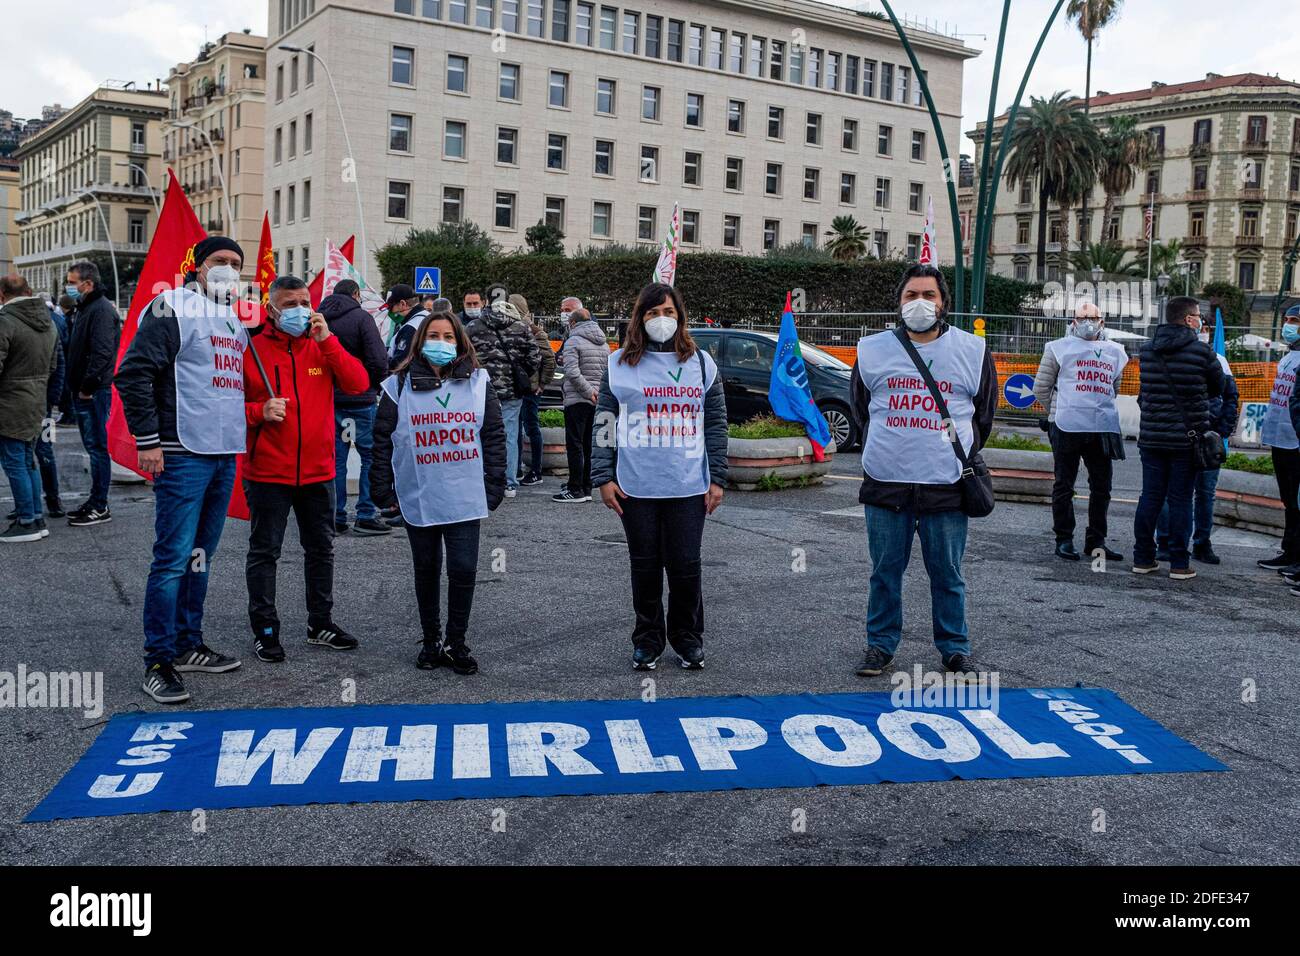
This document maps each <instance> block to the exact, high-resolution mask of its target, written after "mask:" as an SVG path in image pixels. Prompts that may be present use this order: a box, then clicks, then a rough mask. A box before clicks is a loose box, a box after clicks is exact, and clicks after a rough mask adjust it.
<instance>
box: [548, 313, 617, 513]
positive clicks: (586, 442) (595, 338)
mask: <svg viewBox="0 0 1300 956" xmlns="http://www.w3.org/2000/svg"><path fill="white" fill-rule="evenodd" d="M560 318H561V319H563V320H565V321H566V322H567V324H568V326H569V336H568V338H567V339H565V340H564V347H563V348H562V349H561V350H560V362H561V364H562V365H563V366H564V383H563V385H562V390H563V394H564V446H565V450H566V451H567V452H568V455H569V480H568V483H567V486H566V487H565V488H564V489H563V490H562V491H561V492H560V493H559V494H558V495H552V496H551V500H552V501H558V502H561V503H564V504H568V503H570V502H579V501H590V500H591V432H592V422H594V421H595V416H596V399H597V397H598V393H599V391H600V380H601V377H602V376H603V375H604V374H605V369H606V368H607V367H608V365H609V343H608V341H607V340H606V338H605V333H604V331H603V330H602V329H601V327H600V326H599V325H597V324H596V321H595V320H594V319H593V318H592V317H591V313H590V312H588V311H587V310H586V309H585V308H584V307H583V305H582V300H581V299H579V298H578V297H577V296H569V298H567V299H565V300H564V301H563V302H561V303H560Z"/></svg>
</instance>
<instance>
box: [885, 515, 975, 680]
mask: <svg viewBox="0 0 1300 956" xmlns="http://www.w3.org/2000/svg"><path fill="white" fill-rule="evenodd" d="M866 511H867V548H868V550H869V551H870V552H871V594H870V597H869V598H868V600H867V646H869V647H878V648H880V650H882V651H884V652H885V653H886V654H888V655H890V656H891V657H892V656H893V654H894V652H895V651H896V650H897V649H898V643H899V641H900V640H902V637H903V572H904V571H906V570H907V563H908V561H909V560H911V557H912V538H913V536H915V535H917V534H919V535H920V537H921V557H922V559H923V560H924V561H925V571H926V574H928V575H929V576H930V614H931V617H932V618H933V621H934V646H935V647H937V648H938V649H939V654H940V655H941V656H942V657H943V658H944V659H945V660H946V659H947V658H948V657H949V656H951V655H953V654H966V655H968V656H969V655H970V638H969V636H968V635H967V632H966V581H965V579H964V578H962V576H961V562H962V557H963V556H964V555H965V554H966V528H967V518H966V516H965V515H964V514H962V513H961V512H960V511H936V512H931V513H928V514H913V513H912V512H910V511H893V510H891V509H889V508H877V507H875V506H874V505H866Z"/></svg>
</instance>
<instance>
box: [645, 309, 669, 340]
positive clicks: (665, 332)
mask: <svg viewBox="0 0 1300 956" xmlns="http://www.w3.org/2000/svg"><path fill="white" fill-rule="evenodd" d="M645 334H646V335H648V336H650V341H652V342H667V341H668V340H669V339H671V338H672V337H673V336H674V335H676V334H677V320H676V319H674V318H673V317H672V316H670V315H656V316H655V317H654V318H653V319H646V323H645Z"/></svg>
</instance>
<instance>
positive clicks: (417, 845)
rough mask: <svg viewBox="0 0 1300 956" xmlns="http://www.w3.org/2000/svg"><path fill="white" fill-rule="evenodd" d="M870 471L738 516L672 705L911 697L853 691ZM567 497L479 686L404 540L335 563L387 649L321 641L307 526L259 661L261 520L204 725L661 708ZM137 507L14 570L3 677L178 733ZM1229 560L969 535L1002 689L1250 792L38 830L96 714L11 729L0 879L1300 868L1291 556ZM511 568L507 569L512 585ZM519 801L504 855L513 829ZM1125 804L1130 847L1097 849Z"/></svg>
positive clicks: (487, 568)
mask: <svg viewBox="0 0 1300 956" xmlns="http://www.w3.org/2000/svg"><path fill="white" fill-rule="evenodd" d="M74 435H75V433H73V432H68V431H61V432H60V439H61V443H60V457H61V460H62V462H63V464H64V469H65V472H64V481H65V486H66V487H68V488H84V487H85V484H86V478H85V475H84V454H83V453H82V452H81V451H80V448H79V446H77V444H76V439H75V437H67V436H74ZM1132 447H1133V446H1132V445H1131V444H1130V446H1129V448H1130V449H1131V450H1132ZM1135 457H1136V455H1135V454H1134V458H1135ZM1121 474H1122V475H1124V474H1128V472H1127V471H1126V470H1124V471H1122V472H1121ZM856 475H857V465H856V462H855V460H854V458H853V456H848V455H846V456H843V457H842V458H841V459H840V460H838V461H837V462H836V465H835V469H834V472H833V474H832V476H831V478H830V479H829V480H828V481H827V482H826V484H825V485H824V486H822V487H816V488H809V489H801V490H790V491H782V492H771V493H751V494H743V493H740V492H729V493H728V495H727V497H726V500H725V502H724V504H723V506H722V508H721V509H720V510H719V511H718V512H717V514H716V515H714V516H713V517H712V518H711V519H710V520H709V522H708V527H707V529H706V533H705V554H704V562H705V576H706V580H705V587H706V597H705V600H706V622H707V624H708V627H707V633H706V648H707V651H708V663H707V667H706V669H705V670H703V671H701V672H684V671H680V670H678V669H676V668H661V670H660V671H659V672H657V674H656V680H657V684H658V693H659V694H660V695H661V696H665V695H666V696H686V695H694V696H705V695H724V694H782V693H801V692H814V693H837V692H841V693H842V692H857V691H862V690H868V689H871V690H877V689H879V690H887V689H889V685H888V684H887V683H886V682H884V681H883V679H882V680H880V681H875V682H873V681H870V680H864V679H861V678H857V677H855V676H854V675H853V669H854V666H855V664H856V663H857V660H858V657H859V655H860V653H861V650H862V644H863V640H864V623H863V622H864V618H865V609H866V607H865V606H866V587H867V578H868V574H869V571H870V564H869V560H868V558H867V553H866V540H865V534H864V531H863V518H862V514H861V511H860V509H859V507H858V506H857V504H856V502H857V491H858V480H857V477H856ZM558 485H559V481H558V480H557V479H552V478H548V479H547V481H546V483H545V485H543V486H542V487H540V488H534V489H522V490H521V492H520V495H519V497H518V498H516V499H514V500H511V501H507V502H505V503H503V505H502V506H501V508H500V510H498V511H497V512H496V513H495V514H494V515H493V516H492V517H491V518H490V519H489V520H488V521H486V522H485V524H484V534H483V542H482V555H483V556H482V560H481V563H480V578H479V582H480V587H479V591H478V595H477V598H476V603H475V608H474V617H473V621H472V626H471V633H470V644H471V646H472V647H473V649H474V652H475V654H476V656H477V657H478V658H479V661H480V664H481V666H482V672H481V673H480V674H479V675H477V676H474V677H468V678H459V677H456V676H455V675H453V674H451V673H449V672H447V671H445V670H439V671H434V672H425V671H419V670H417V669H416V668H415V667H414V658H415V654H416V650H417V645H416V642H417V640H418V636H419V635H418V623H417V620H416V616H415V610H414V602H413V595H412V582H411V572H410V555H409V551H408V548H407V545H406V542H405V536H404V535H402V534H400V533H399V534H395V535H393V536H390V537H387V538H357V537H353V536H345V537H342V538H340V539H339V540H338V541H337V542H336V556H337V557H336V560H337V567H336V595H335V597H336V617H337V619H338V621H339V623H341V624H342V625H343V626H344V627H346V628H347V629H349V630H350V631H352V632H353V633H354V634H356V635H357V636H358V637H359V638H360V639H361V641H362V647H361V649H360V650H359V651H357V652H355V653H352V654H339V653H337V652H333V651H328V650H324V649H317V648H308V647H306V646H305V645H304V644H303V643H302V638H303V637H304V636H305V609H304V607H303V604H302V595H301V589H300V587H299V586H298V582H300V581H301V558H300V554H296V553H295V552H296V550H297V545H296V538H295V532H294V531H293V530H292V523H291V530H290V532H289V537H288V539H287V540H286V547H285V557H284V559H283V562H282V567H281V575H280V591H281V598H280V612H281V616H282V617H283V618H284V621H285V637H286V641H285V643H286V648H287V650H288V653H289V660H288V662H287V663H286V664H284V665H280V666H272V665H262V664H259V663H258V662H257V661H256V660H255V659H254V658H253V656H252V652H251V646H250V643H251V641H250V634H249V629H248V624H247V620H246V617H245V602H246V595H245V590H244V583H243V557H244V553H245V550H246V542H247V527H246V525H243V524H242V523H240V522H235V521H231V522H229V523H228V525H227V529H226V534H225V538H224V540H223V542H222V549H221V552H220V553H219V554H218V555H217V556H216V558H215V560H214V562H213V569H212V575H213V579H212V585H211V590H210V593H209V597H208V604H207V619H206V634H207V640H208V643H210V644H211V645H212V646H213V647H215V648H217V649H218V650H222V651H225V652H227V653H235V654H238V655H240V656H242V657H243V659H244V662H245V663H244V666H243V667H242V668H241V669H240V670H238V671H236V672H234V673H231V674H227V675H217V676H208V675H190V679H189V681H188V683H189V685H190V687H191V690H192V691H193V694H194V699H193V701H192V703H191V704H189V705H186V706H187V707H192V708H195V709H211V708H250V707H297V706H338V705H339V704H340V703H341V699H340V693H341V688H342V686H343V682H344V681H345V680H348V679H351V680H355V681H356V682H357V687H358V694H357V701H358V703H363V704H378V703H404V702H422V703H431V702H466V703H468V702H481V701H515V700H561V699H591V698H625V697H632V696H640V693H641V680H642V678H643V676H644V675H643V674H639V673H634V672H633V671H632V670H631V667H630V663H629V656H630V649H631V648H630V642H629V639H628V638H629V633H630V629H631V610H630V588H629V582H628V569H627V552H626V546H625V545H624V543H623V536H622V531H621V528H620V525H619V523H618V521H617V519H616V518H615V516H614V515H613V514H612V513H610V512H607V511H606V510H605V509H604V508H603V507H600V506H599V505H598V504H594V503H593V504H591V505H558V504H553V503H552V502H551V501H550V495H551V494H553V493H554V492H555V491H556V490H558ZM1081 485H1082V482H1081ZM1119 485H1120V488H1119V490H1117V497H1119V498H1120V499H1127V498H1136V494H1125V493H1124V491H1125V489H1127V487H1128V483H1127V479H1121V481H1120V482H1119ZM7 490H8V489H7V488H6V487H3V486H0V494H4V493H7ZM1081 490H1083V489H1082V487H1081ZM67 498H68V500H69V503H70V504H77V503H79V502H80V500H81V499H80V498H79V497H77V496H76V495H75V494H74V493H72V492H69V493H67ZM1078 504H1079V507H1080V513H1081V518H1082V509H1083V504H1082V502H1080V503H1078ZM112 507H113V515H114V520H113V521H112V522H111V523H110V524H107V525H103V526H100V527H96V528H91V529H73V528H68V527H66V525H65V523H64V522H61V521H60V522H55V523H54V525H55V527H54V528H53V531H52V534H51V535H50V537H49V538H47V539H45V540H44V541H42V542H40V543H38V544H34V545H27V546H10V547H8V548H6V549H5V550H4V551H0V606H2V608H3V614H0V670H10V671H12V670H13V669H14V668H15V667H16V666H17V664H18V663H19V662H24V663H25V664H26V665H27V666H28V668H30V669H42V670H62V669H69V668H77V669H81V670H102V671H103V672H104V681H105V697H106V712H105V715H104V718H105V719H107V717H109V716H111V715H112V714H113V713H118V712H122V711H125V710H135V709H143V710H146V711H157V710H164V708H162V707H161V706H159V705H156V704H154V703H153V702H152V701H149V700H147V699H146V698H144V697H143V696H142V694H141V693H140V691H139V684H140V678H141V671H142V666H141V662H140V652H141V642H142V639H141V632H140V617H141V601H142V595H143V588H144V581H145V574H146V571H147V568H148V564H149V555H150V545H151V541H152V533H151V527H152V516H153V510H152V501H151V498H150V495H149V492H148V490H147V488H145V487H144V486H142V485H135V486H115V487H114V490H113V501H112ZM1132 514H1133V507H1132V505H1131V504H1126V503H1124V501H1123V500H1120V501H1117V503H1116V504H1115V505H1114V506H1113V508H1112V512H1111V516H1112V535H1111V542H1112V544H1114V545H1115V546H1117V547H1118V548H1119V549H1120V550H1122V551H1125V552H1126V555H1127V553H1128V552H1129V550H1130V547H1131V542H1132V531H1131V529H1132ZM1216 546H1217V547H1218V549H1219V551H1220V553H1221V554H1222V555H1223V557H1224V563H1223V565H1221V566H1219V567H1216V568H1205V567H1201V568H1200V572H1201V573H1200V576H1199V577H1198V578H1197V579H1196V580H1194V581H1190V582H1184V583H1175V582H1171V581H1169V580H1168V578H1167V577H1163V576H1160V577H1157V576H1152V577H1137V576H1135V575H1132V574H1130V573H1129V571H1128V564H1127V559H1126V562H1125V563H1124V564H1123V565H1121V566H1120V567H1116V568H1112V569H1111V570H1108V571H1107V572H1106V573H1094V572H1091V571H1090V570H1089V568H1088V566H1087V564H1086V563H1084V564H1070V563H1066V562H1063V561H1060V560H1058V559H1056V558H1055V557H1053V556H1052V554H1051V550H1052V534H1051V531H1050V521H1049V515H1048V510H1047V509H1046V508H1045V507H1042V506H1037V505H1029V504H1008V503H999V504H998V507H997V510H996V511H995V512H994V514H993V515H992V516H990V517H989V518H987V519H984V520H981V521H977V522H972V526H971V534H970V541H969V548H968V558H967V564H966V576H967V582H968V588H969V594H968V610H969V619H970V628H971V634H972V637H973V641H974V647H975V652H976V655H977V656H978V657H979V658H980V659H982V660H984V661H985V662H987V663H989V664H990V665H992V666H995V667H996V668H997V669H998V670H999V671H1000V673H1001V680H1002V685H1003V686H1004V687H1037V686H1073V685H1074V684H1075V683H1076V682H1082V683H1083V684H1087V685H1096V686H1100V687H1105V688H1109V689H1111V690H1114V691H1116V692H1117V693H1118V694H1120V695H1121V696H1122V697H1123V698H1124V700H1126V701H1127V702H1128V703H1129V704H1131V705H1132V706H1134V707H1136V708H1137V709H1138V710H1140V711H1141V712H1143V713H1144V714H1146V715H1147V716H1149V717H1151V718H1153V719H1155V720H1157V721H1159V722H1160V723H1161V724H1163V725H1164V726H1165V727H1167V728H1168V729H1169V730H1171V731H1172V732H1174V733H1176V734H1178V735H1180V736H1181V737H1183V738H1185V739H1187V740H1189V741H1190V742H1192V743H1193V744H1195V745H1196V746H1197V747H1199V748H1201V749H1202V750H1204V751H1206V752H1207V753H1209V754H1210V755H1211V756H1213V757H1215V758H1217V759H1218V760H1220V761H1222V762H1223V763H1225V764H1227V765H1228V766H1229V767H1230V768H1231V772H1228V773H1206V774H1161V775H1150V776H1109V777H1082V778H1051V779H1030V780H981V781H956V782H944V783H916V784H887V785H877V786H857V787H827V788H815V789H785V790H744V791H726V792H714V793H676V794H639V795H627V796H576V797H553V798H534V799H509V800H467V801H448V802H420V803H403V804H381V803H371V804H358V805H334V806H308V807H271V808H259V809H245V810H222V811H212V812H209V814H208V821H207V831H206V833H204V834H202V835H199V834H195V833H193V832H192V831H191V823H190V816H189V814H184V813H165V814H153V815H136V816H123V817H115V818H96V819H81V820H68V821H59V822H55V823H41V824H23V823H20V822H19V821H20V820H21V819H22V818H23V816H25V815H26V814H27V813H28V812H29V811H30V810H31V809H32V808H33V807H34V806H35V805H36V804H37V803H38V802H39V801H40V800H41V799H42V798H43V797H44V796H45V794H46V793H47V792H48V791H49V790H50V789H51V787H53V785H54V784H55V782H56V781H57V780H58V779H59V778H60V777H61V776H62V775H63V774H64V773H65V772H66V771H67V770H68V769H69V768H70V767H71V766H72V765H73V764H74V763H75V762H76V761H77V760H78V758H80V757H81V755H82V754H83V753H84V752H85V750H86V748H87V747H88V746H89V745H90V743H91V741H92V740H93V739H94V738H95V735H96V734H97V733H98V730H99V727H98V726H97V725H96V724H95V722H93V721H90V720H87V719H86V718H84V717H83V716H82V715H81V714H80V713H73V712H68V711H59V710H26V709H24V710H3V711H0V754H3V760H0V862H3V863H74V864H80V863H105V864H115V863H116V864H187V863H192V864H217V863H222V864H258V863H302V864H317V863H319V864H331V863H373V864H384V863H490V864H503V863H731V864H738V863H760V862H776V863H868V864H871V863H882V864H885V863H887V864H900V863H944V864H974V863H1026V864H1054V863H1066V864H1069V863H1096V864H1142V863H1145V864H1165V863H1189V864H1267V863H1281V862H1287V863H1296V862H1300V850H1298V849H1297V847H1296V843H1295V840H1294V837H1293V835H1294V833H1295V832H1296V831H1297V829H1300V800H1297V787H1296V784H1297V780H1298V779H1300V777H1298V773H1300V746H1298V745H1297V744H1296V738H1295V718H1296V714H1297V713H1300V691H1298V690H1297V684H1298V683H1300V681H1298V680H1297V678H1298V677H1300V663H1298V660H1297V659H1298V656H1300V655H1298V654H1297V650H1298V649H1300V640H1298V639H1297V627H1296V621H1297V613H1296V612H1297V609H1300V598H1295V597H1292V596H1291V595H1290V594H1288V593H1287V590H1286V588H1285V587H1283V586H1282V585H1281V583H1280V581H1279V579H1278V578H1277V577H1276V575H1273V574H1269V573H1265V572H1263V571H1260V570H1258V569H1256V568H1255V567H1254V562H1255V560H1256V559H1257V558H1259V557H1260V556H1263V555H1265V554H1271V553H1273V550H1274V549H1273V542H1272V541H1271V540H1270V539H1267V538H1264V537H1262V536H1258V535H1253V534H1249V533H1244V532H1232V533H1229V532H1227V531H1226V529H1220V531H1219V533H1218V534H1217V536H1216ZM497 548H499V549H503V550H502V553H503V554H504V557H505V571H504V572H503V573H496V572H494V571H493V570H492V552H493V549H497ZM795 548H801V549H804V551H805V552H806V556H807V569H806V571H805V572H803V573H795V572H793V571H792V569H791V565H792V560H793V558H792V549H795ZM905 601H906V609H905V635H904V641H903V644H902V646H901V648H900V651H899V656H898V659H897V666H898V667H903V668H909V669H910V668H911V666H912V665H913V663H916V662H920V663H922V664H923V665H924V666H926V667H927V668H930V667H933V666H935V665H936V664H937V655H936V653H935V651H934V648H933V645H932V643H931V639H930V622H929V594H928V590H927V587H926V582H925V578H924V574H923V572H922V570H921V566H920V554H919V549H918V550H917V551H916V553H915V555H914V558H913V569H912V570H911V571H909V575H908V582H907V585H906V589H905ZM1244 681H1253V682H1254V684H1255V685H1256V686H1257V689H1258V700H1257V702H1255V703H1243V700H1242V688H1243V682H1244ZM183 709H184V708H180V710H183ZM177 710H178V709H176V708H172V709H170V710H169V711H168V712H169V713H176V712H177ZM498 807H503V808H504V809H505V810H506V812H507V818H506V819H507V826H506V829H505V832H494V831H493V827H492V822H493V811H494V810H495V809H496V808H498ZM1098 808H1100V809H1103V810H1105V812H1106V817H1107V828H1106V832H1104V833H1098V832H1094V831H1093V828H1092V822H1093V818H1094V810H1095V809H1098ZM795 809H802V810H804V811H805V812H806V814H807V831H806V832H805V833H794V832H792V828H791V815H792V812H793V811H794V810H795Z"/></svg>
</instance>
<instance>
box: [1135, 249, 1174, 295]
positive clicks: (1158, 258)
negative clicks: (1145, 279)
mask: <svg viewBox="0 0 1300 956" xmlns="http://www.w3.org/2000/svg"><path fill="white" fill-rule="evenodd" d="M1182 252H1183V241H1182V240H1181V239H1177V238H1175V239H1170V240H1169V241H1168V242H1153V243H1151V275H1153V276H1158V275H1160V273H1162V272H1163V273H1164V274H1165V275H1167V276H1169V277H1170V279H1171V280H1173V285H1181V284H1182V279H1181V278H1180V276H1179V273H1180V272H1181V270H1180V269H1179V267H1178V258H1179V256H1181V255H1182ZM1134 266H1135V269H1136V271H1137V272H1138V273H1139V274H1141V275H1146V274H1147V250H1146V247H1145V246H1144V247H1143V248H1142V249H1141V250H1139V251H1138V254H1137V260H1136V262H1135V263H1134ZM1171 288H1172V286H1171ZM1172 294H1174V295H1178V294H1179V293H1178V292H1177V291H1174V292H1173V293H1172Z"/></svg>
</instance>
